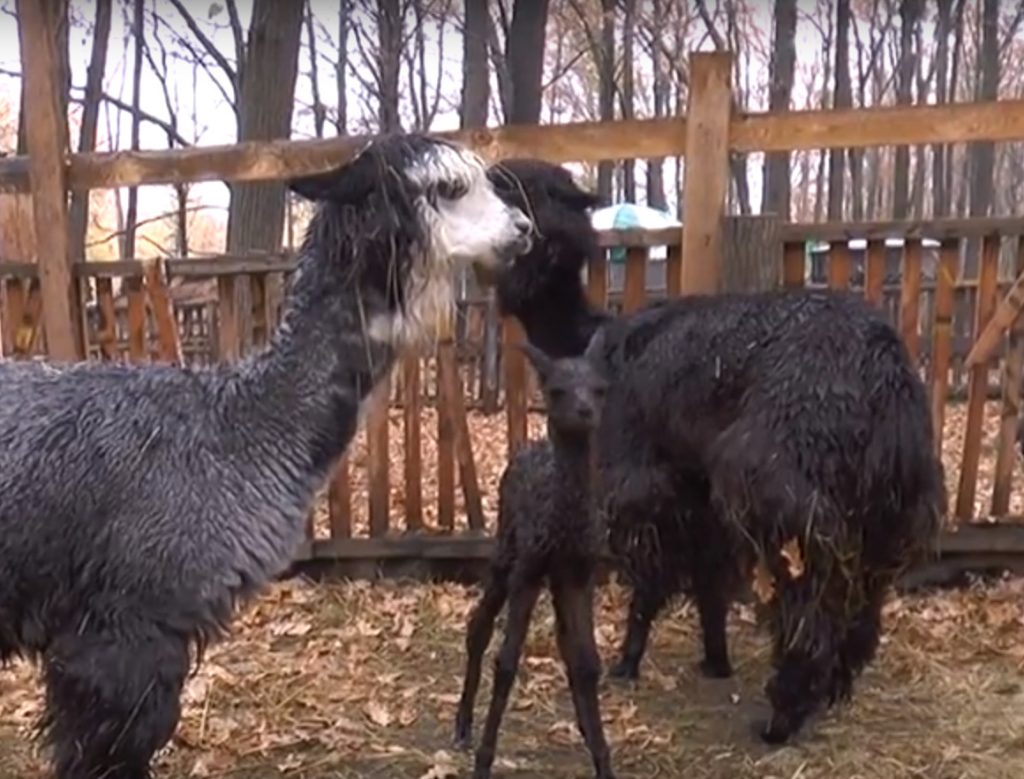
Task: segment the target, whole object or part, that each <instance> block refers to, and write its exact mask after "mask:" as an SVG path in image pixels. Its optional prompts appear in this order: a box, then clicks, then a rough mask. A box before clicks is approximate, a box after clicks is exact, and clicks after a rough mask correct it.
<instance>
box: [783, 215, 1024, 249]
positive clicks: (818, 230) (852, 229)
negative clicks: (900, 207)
mask: <svg viewBox="0 0 1024 779" xmlns="http://www.w3.org/2000/svg"><path fill="white" fill-rule="evenodd" d="M1021 233H1024V217H1019V216H1008V217H974V216H972V217H942V218H938V219H890V220H883V221H875V222H813V223H808V222H790V223H786V224H784V225H783V226H782V234H783V238H784V239H785V240H786V241H791V240H793V241H796V240H800V241H824V242H826V243H835V242H838V241H851V240H855V239H862V240H867V241H874V240H879V241H882V240H887V239H900V240H905V239H910V238H916V239H928V240H933V241H943V240H946V239H948V238H984V237H985V236H987V235H1019V234H1021Z"/></svg>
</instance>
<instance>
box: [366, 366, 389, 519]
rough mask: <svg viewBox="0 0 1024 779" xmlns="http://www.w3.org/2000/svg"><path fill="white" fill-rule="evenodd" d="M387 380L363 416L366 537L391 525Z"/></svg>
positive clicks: (377, 387) (384, 380) (376, 389)
mask: <svg viewBox="0 0 1024 779" xmlns="http://www.w3.org/2000/svg"><path fill="white" fill-rule="evenodd" d="M390 397H391V379H390V378H384V379H382V380H381V381H380V383H379V384H378V385H377V386H376V387H375V388H374V390H373V393H372V394H371V397H370V398H369V401H368V402H369V409H368V410H367V414H366V480H367V482H368V483H369V485H370V535H371V536H374V537H377V536H383V535H387V532H388V529H389V526H390V522H391V510H390V504H391V479H390V472H391V469H390V459H391V458H390V451H389V448H388V444H389V441H388V438H389V436H388V432H389V431H388V412H389V405H390V404H389V402H388V401H389V399H390Z"/></svg>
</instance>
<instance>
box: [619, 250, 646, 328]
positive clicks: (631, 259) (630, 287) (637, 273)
mask: <svg viewBox="0 0 1024 779" xmlns="http://www.w3.org/2000/svg"><path fill="white" fill-rule="evenodd" d="M646 302H647V249H646V248H645V247H643V246H631V247H629V249H627V250H626V280H625V282H624V283H623V289H622V311H623V313H626V314H630V313H632V312H634V311H639V310H640V309H641V308H643V306H644V303H646Z"/></svg>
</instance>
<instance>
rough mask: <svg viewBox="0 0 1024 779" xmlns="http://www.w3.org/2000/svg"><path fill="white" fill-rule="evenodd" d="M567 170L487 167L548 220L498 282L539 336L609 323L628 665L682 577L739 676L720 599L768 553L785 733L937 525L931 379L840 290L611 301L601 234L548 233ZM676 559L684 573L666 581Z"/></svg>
mask: <svg viewBox="0 0 1024 779" xmlns="http://www.w3.org/2000/svg"><path fill="white" fill-rule="evenodd" d="M565 176H566V174H565V173H562V172H558V169H557V168H555V169H553V166H549V165H546V164H545V163H538V162H536V161H529V162H526V163H523V162H520V161H506V162H504V163H502V164H501V165H500V166H497V167H495V168H492V172H491V177H492V180H494V181H495V182H496V186H497V188H498V191H499V194H501V195H502V197H504V198H505V199H506V201H507V202H509V203H510V204H518V205H519V206H520V207H522V208H523V209H524V210H527V211H529V212H531V213H532V214H533V218H534V220H535V223H536V224H537V226H538V232H539V235H540V240H538V241H537V242H536V243H535V245H534V247H533V249H532V250H531V251H530V252H529V253H527V254H525V255H523V256H521V257H519V258H517V260H516V261H515V262H514V263H513V264H512V266H511V268H510V270H509V271H508V272H507V273H506V274H504V275H503V277H502V278H500V279H499V281H498V300H499V306H500V308H501V310H502V313H504V314H506V315H512V316H516V317H517V318H519V319H520V320H521V321H522V323H523V325H524V328H525V330H526V334H527V338H528V339H529V341H530V342H531V343H534V344H536V345H538V346H540V347H541V348H545V347H546V346H547V345H548V344H570V343H572V342H574V341H575V342H579V341H580V340H583V339H585V338H588V337H590V335H591V334H592V333H593V330H594V329H596V328H601V330H602V331H603V332H605V349H604V352H605V353H604V358H605V360H606V361H607V363H608V376H609V379H610V382H611V384H610V389H609V394H608V399H607V403H606V408H605V413H604V415H603V417H602V422H601V426H600V428H599V431H598V441H599V444H598V449H599V452H600V455H601V460H600V465H599V467H600V470H601V479H600V483H601V485H602V491H603V493H604V499H605V500H606V501H607V505H608V511H609V526H610V527H609V533H610V537H609V540H610V541H611V542H612V545H613V551H614V545H615V543H616V539H618V540H619V543H621V544H624V545H625V546H626V549H625V550H624V551H623V554H624V555H625V556H626V557H627V558H629V559H630V561H631V562H632V563H634V565H633V566H632V568H633V573H634V583H635V584H636V579H639V580H640V584H641V585H644V586H637V587H636V589H635V592H634V599H633V603H632V604H631V607H630V612H631V613H630V630H629V631H627V638H626V641H625V643H624V646H623V651H622V658H621V660H620V663H619V666H618V669H617V670H619V671H620V673H623V674H624V675H633V674H635V671H636V667H637V665H638V663H639V659H640V655H641V654H642V651H643V644H644V642H645V640H646V631H647V630H648V629H649V627H650V622H651V620H653V618H654V613H655V612H656V611H657V608H658V606H659V605H660V604H661V603H663V602H664V598H665V596H667V595H669V594H671V590H672V588H677V587H678V585H679V580H681V579H689V580H690V583H691V584H692V589H693V590H694V593H695V595H696V596H697V605H698V609H699V610H700V611H701V622H702V626H703V628H704V632H705V636H704V639H705V660H704V667H705V671H706V672H708V673H710V674H711V675H727V674H728V673H729V671H730V669H729V665H728V656H727V654H726V651H725V609H726V608H727V606H728V601H729V600H730V599H731V598H732V597H733V594H734V592H735V589H736V587H735V583H736V582H737V581H739V580H741V578H742V577H745V576H749V574H750V572H751V568H752V567H753V565H752V562H753V561H754V560H755V559H756V560H757V561H758V562H759V564H760V565H761V566H763V569H764V570H765V571H766V572H767V573H768V574H769V575H770V576H771V579H772V582H773V587H774V591H773V594H772V597H771V599H770V603H769V604H768V606H769V608H770V611H771V614H772V625H773V636H774V640H775V649H774V656H773V661H774V666H775V674H774V676H773V678H772V679H770V680H769V682H768V683H767V685H766V692H767V694H768V697H769V700H770V702H771V704H772V716H771V719H770V721H769V722H768V723H767V724H766V725H765V726H764V728H763V729H762V733H761V735H762V737H763V738H764V740H766V741H768V742H771V743H779V742H782V741H785V740H787V739H788V738H789V737H790V736H791V735H792V734H793V733H795V732H796V731H797V730H799V728H800V727H801V725H802V724H803V722H804V721H805V720H806V719H807V717H808V716H810V714H811V713H812V712H814V711H815V710H816V709H818V708H819V707H821V706H822V705H823V704H824V705H832V704H834V703H836V702H838V701H840V700H843V699H847V698H849V697H850V695H851V692H852V685H853V680H854V678H855V677H856V676H857V675H859V673H860V672H861V671H862V669H863V668H864V667H865V666H866V665H867V664H868V663H869V662H870V661H871V660H872V658H873V656H874V653H875V650H876V648H877V645H878V640H879V633H880V631H881V608H882V602H883V599H884V595H885V593H886V591H887V589H888V587H889V586H890V585H891V584H892V582H893V581H894V580H895V578H896V577H897V576H898V575H899V574H900V573H901V572H902V571H903V570H905V569H906V568H907V567H908V566H910V565H912V564H914V563H916V562H918V561H920V560H921V559H922V558H923V556H924V555H926V554H928V553H929V552H930V551H931V550H932V549H933V546H934V543H935V541H936V539H937V534H938V530H939V527H940V522H941V516H942V515H943V514H944V513H945V510H946V494H945V488H944V486H943V478H942V464H941V462H940V461H938V460H937V458H935V456H934V455H933V451H934V449H933V437H934V433H933V430H932V426H931V419H930V416H929V413H928V407H927V403H926V397H925V391H924V387H923V384H922V382H921V379H920V377H919V376H918V374H917V372H916V371H915V370H914V368H913V366H912V365H911V363H910V360H909V357H908V355H907V353H906V350H905V348H904V346H903V343H902V341H901V340H900V338H899V336H898V334H897V333H896V332H895V330H894V329H893V328H892V327H891V326H890V325H889V324H888V323H887V322H886V321H885V320H884V319H883V317H882V315H881V312H879V311H878V310H876V309H875V308H874V307H872V306H871V305H870V304H868V303H866V302H865V301H864V300H862V299H860V298H859V297H856V296H854V295H851V294H848V293H834V292H813V291H804V290H800V291H784V292H770V293H759V294H751V295H717V296H699V295H692V296H685V297H682V298H678V299H674V300H670V301H663V302H660V303H656V304H653V305H650V306H648V307H647V308H646V309H644V310H642V311H639V312H635V313H633V314H631V315H629V316H624V317H620V318H615V319H610V318H604V319H602V318H600V317H599V316H597V315H595V314H594V313H593V312H592V311H590V310H589V307H588V306H587V304H586V299H585V297H584V296H583V295H582V284H581V280H580V277H579V271H580V270H581V267H582V262H583V260H584V258H585V255H584V254H583V252H582V251H580V250H579V248H580V247H586V246H588V245H592V239H591V238H588V237H585V236H577V237H576V239H575V240H573V238H572V236H568V237H567V236H565V235H564V233H559V234H558V235H557V236H556V242H555V243H553V244H551V245H550V246H549V245H548V244H547V236H546V234H545V231H544V227H543V225H545V224H550V220H549V219H547V218H546V217H545V215H544V213H543V211H544V210H545V209H550V210H551V211H552V213H560V212H562V211H564V210H571V209H575V210H577V211H579V212H581V214H582V212H583V210H584V209H583V208H582V207H580V203H581V202H583V199H582V198H581V197H580V196H579V195H577V194H575V193H572V194H569V195H567V196H566V195H562V194H561V193H562V192H563V191H564V190H565V189H566V183H565ZM537 192H540V193H541V194H542V197H535V193H537ZM545 197H546V198H547V199H548V200H547V201H545V200H544V198H545ZM552 200H557V203H556V204H553V205H552V204H551V202H550V201H552ZM583 224H584V223H583V220H582V219H579V220H577V222H575V223H574V225H575V227H574V229H577V230H580V231H583V230H584V229H586V230H589V225H587V226H586V228H584V227H583ZM564 247H568V248H567V249H565V248H564ZM555 255H557V256H555ZM572 306H576V307H577V310H575V311H570V310H568V309H569V308H570V307H572ZM552 310H553V311H558V312H559V317H560V320H559V323H560V324H562V325H564V324H566V323H569V324H571V323H574V322H575V323H581V324H580V327H581V331H580V332H578V333H576V334H573V335H567V334H566V333H564V332H558V333H554V332H552V331H551V329H552V328H551V327H549V326H548V325H547V323H546V320H545V319H544V317H543V316H542V315H541V313H542V312H544V311H552ZM570 353H571V352H570ZM680 497H682V499H683V501H686V503H685V504H684V505H680V506H679V508H677V509H673V508H672V505H673V502H681V501H680V500H679V499H680ZM651 516H653V521H651V520H650V517H651ZM673 516H674V517H676V519H673ZM693 521H696V522H697V523H698V525H697V526H696V527H697V528H699V532H698V531H697V530H695V528H694V527H687V524H688V523H689V522H693ZM679 523H681V525H680V524H679ZM645 524H646V528H644V525H645ZM673 526H675V531H676V532H675V534H674V535H673V534H669V535H668V537H667V540H669V541H670V542H673V543H679V544H680V547H679V548H670V547H669V546H668V545H662V546H661V548H660V550H659V549H658V548H657V547H655V549H654V550H653V551H652V550H651V549H650V547H651V544H644V543H639V542H638V541H639V537H640V536H642V533H643V532H644V531H645V530H653V532H654V534H655V535H657V533H658V529H659V527H660V528H662V529H664V528H665V527H673ZM659 541H660V539H657V538H655V542H656V543H657V542H659ZM693 544H697V546H696V547H694V546H692V545H693ZM620 551H622V550H620ZM645 556H647V557H648V558H653V561H654V565H651V560H650V559H648V560H647V561H646V563H645ZM702 560H703V563H702ZM709 560H715V561H716V562H714V563H713V564H708V561H709ZM794 560H796V562H794ZM673 563H674V564H675V566H676V570H677V571H678V572H679V573H680V574H684V575H683V576H679V577H677V578H675V579H672V578H669V579H668V580H662V582H659V581H657V576H658V575H659V574H660V571H661V570H664V568H665V566H666V565H671V564H673ZM797 563H799V564H797ZM687 565H689V566H690V570H686V567H687ZM652 568H653V569H654V570H655V573H654V574H651V569H652ZM652 577H653V579H654V580H653V581H652V580H651V579H652ZM645 579H646V580H647V581H646V582H645V581H644V580H645ZM645 587H646V589H645ZM652 591H653V593H654V595H653V596H652V595H651V592H652ZM702 594H703V596H704V600H705V602H704V603H702ZM707 601H710V603H708V602H707ZM634 623H636V624H634ZM630 633H632V635H630Z"/></svg>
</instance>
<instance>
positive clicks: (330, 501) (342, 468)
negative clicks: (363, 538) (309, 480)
mask: <svg viewBox="0 0 1024 779" xmlns="http://www.w3.org/2000/svg"><path fill="white" fill-rule="evenodd" d="M327 512H328V516H329V519H330V523H331V538H351V537H352V485H351V483H350V482H349V466H348V453H347V452H346V453H345V454H343V455H342V456H341V459H339V460H338V463H337V465H335V466H334V473H333V474H331V482H330V485H329V486H328V488H327Z"/></svg>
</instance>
